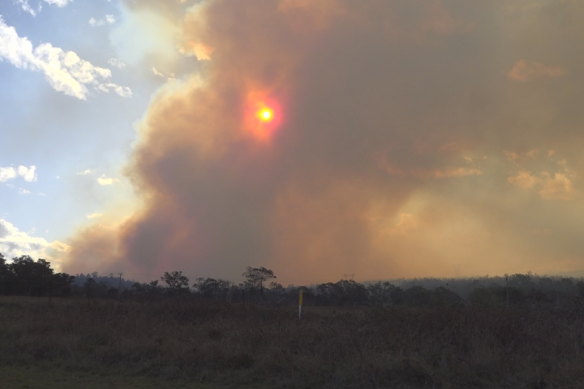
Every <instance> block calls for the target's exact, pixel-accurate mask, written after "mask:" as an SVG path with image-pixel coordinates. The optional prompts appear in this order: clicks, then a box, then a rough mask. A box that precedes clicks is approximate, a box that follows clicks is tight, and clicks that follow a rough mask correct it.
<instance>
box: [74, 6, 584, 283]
mask: <svg viewBox="0 0 584 389" xmlns="http://www.w3.org/2000/svg"><path fill="white" fill-rule="evenodd" d="M162 3H164V4H162ZM138 4H139V5H138ZM127 7H128V12H143V10H144V9H148V10H149V12H152V13H156V14H157V15H160V16H161V17H163V18H165V20H166V23H165V25H166V24H172V25H173V26H174V28H176V29H177V30H179V31H180V33H179V35H178V36H177V37H176V39H177V45H179V46H180V47H179V49H180V50H178V51H180V52H181V53H182V55H186V56H192V62H193V66H192V69H191V70H190V72H189V73H188V74H185V75H184V76H183V77H182V78H179V79H178V80H175V81H170V82H169V83H168V84H167V85H166V86H165V87H163V88H162V89H161V90H160V91H159V92H158V94H157V95H156V96H155V97H154V99H153V101H152V103H151V105H150V107H149V109H148V112H147V113H146V114H145V116H144V119H143V120H142V123H141V124H140V130H139V134H138V136H139V139H138V144H137V146H136V148H135V150H134V152H133V155H132V156H131V161H130V162H129V164H128V168H127V172H128V176H129V177H130V179H131V181H132V183H133V185H134V187H135V190H136V196H137V200H136V201H137V202H138V203H139V204H140V205H139V206H138V207H137V208H138V210H137V211H136V212H135V213H134V214H132V215H129V216H128V217H127V218H126V219H125V220H124V221H122V222H121V223H118V224H117V225H107V226H106V225H102V224H94V225H91V226H88V227H87V228H86V229H84V230H82V231H80V232H79V234H78V235H76V236H75V237H73V238H72V240H71V242H70V244H71V246H72V251H71V252H70V257H69V258H68V260H67V265H66V266H65V269H64V270H66V271H69V272H78V271H86V272H87V271H94V270H99V271H103V272H107V271H110V270H111V271H125V272H127V273H128V274H130V275H131V274H139V275H141V277H143V278H145V279H148V278H150V279H152V278H157V277H158V276H160V274H161V273H162V272H164V271H170V270H175V269H177V270H184V271H185V272H186V273H187V274H189V275H191V274H192V275H195V274H197V275H205V276H214V277H223V278H231V279H236V278H238V277H239V276H240V274H241V272H242V271H243V270H244V268H245V266H248V265H251V266H256V265H257V266H259V265H263V266H266V267H269V268H271V269H273V270H274V272H275V273H276V274H277V275H278V276H279V278H281V279H282V280H283V281H285V282H295V283H300V282H318V281H328V280H336V279H338V278H340V277H341V276H342V275H343V274H354V275H355V277H356V278H357V279H360V280H367V279H369V280H370V279H382V278H394V277H424V276H464V275H476V274H480V275H485V274H501V273H505V272H526V271H535V272H539V273H545V272H547V273H550V272H552V273H553V272H563V271H575V270H580V269H581V266H582V264H583V258H582V253H583V252H584V247H583V246H584V243H582V242H583V241H582V240H581V239H580V235H581V232H582V229H583V227H584V226H583V223H584V222H583V221H582V220H584V218H582V211H583V207H582V205H583V202H582V196H581V191H580V186H581V184H580V174H579V171H580V170H581V169H580V168H581V166H582V164H583V162H584V161H583V159H582V155H581V152H580V150H581V146H582V143H583V141H584V139H583V136H582V133H581V129H580V124H581V123H582V117H581V116H582V112H584V111H583V110H581V109H580V107H579V104H578V102H579V101H581V99H579V98H580V97H581V96H580V95H581V89H580V88H579V87H578V86H579V85H580V82H581V81H578V80H579V79H580V77H581V74H580V73H579V69H582V68H584V66H583V65H584V64H583V63H582V62H583V58H582V55H581V54H580V53H579V52H578V51H577V50H574V48H575V47H579V46H580V44H579V37H580V36H582V35H581V33H582V28H583V27H582V26H584V23H582V22H583V21H584V20H582V19H583V16H584V13H583V12H584V5H581V4H580V3H579V2H576V1H569V0H566V1H532V0H521V1H514V2H512V4H511V3H509V2H506V1H492V2H467V1H463V0H444V1H441V0H431V1H424V2H413V1H409V0H408V1H406V0H371V1H365V2H356V1H351V0H322V1H307V0H280V1H262V0H246V1H228V0H209V1H205V2H203V3H198V4H197V5H194V6H190V5H189V4H184V2H177V3H176V4H174V5H171V2H155V1H148V2H128V5H127ZM160 28H164V27H163V26H162V27H160ZM261 105H268V106H270V107H271V108H273V109H274V114H275V118H274V121H273V122H270V123H261V122H260V121H258V120H257V117H255V116H254V115H255V112H256V110H257V108H258V107H260V106H261Z"/></svg>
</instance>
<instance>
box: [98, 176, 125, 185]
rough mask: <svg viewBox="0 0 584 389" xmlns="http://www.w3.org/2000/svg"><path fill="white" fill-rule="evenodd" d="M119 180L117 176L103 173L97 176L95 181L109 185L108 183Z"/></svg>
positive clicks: (111, 183)
mask: <svg viewBox="0 0 584 389" xmlns="http://www.w3.org/2000/svg"><path fill="white" fill-rule="evenodd" d="M119 181H120V180H119V179H118V178H111V177H106V176H105V175H102V176H101V177H98V179H97V183H98V184H99V185H101V186H110V185H113V184H115V183H117V182H119Z"/></svg>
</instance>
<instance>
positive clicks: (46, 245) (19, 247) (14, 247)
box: [0, 219, 69, 267]
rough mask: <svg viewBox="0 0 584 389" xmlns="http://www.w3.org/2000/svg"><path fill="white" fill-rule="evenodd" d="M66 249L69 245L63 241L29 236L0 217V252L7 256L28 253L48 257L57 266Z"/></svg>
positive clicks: (38, 256)
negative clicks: (51, 240)
mask: <svg viewBox="0 0 584 389" xmlns="http://www.w3.org/2000/svg"><path fill="white" fill-rule="evenodd" d="M68 250H69V246H68V245H67V244H65V243H63V242H59V241H53V242H49V241H47V240H46V239H45V238H41V237H35V236H31V235H29V234H28V233H26V232H24V231H20V230H19V229H18V228H17V227H16V226H14V225H13V224H12V223H10V222H8V221H7V220H4V219H0V253H2V254H4V255H5V256H6V257H8V258H13V257H17V256H20V255H30V256H31V257H33V258H45V259H48V260H50V261H51V262H52V263H53V264H54V265H57V267H58V266H59V264H60V262H59V257H60V256H61V255H63V254H64V253H65V252H67V251H68Z"/></svg>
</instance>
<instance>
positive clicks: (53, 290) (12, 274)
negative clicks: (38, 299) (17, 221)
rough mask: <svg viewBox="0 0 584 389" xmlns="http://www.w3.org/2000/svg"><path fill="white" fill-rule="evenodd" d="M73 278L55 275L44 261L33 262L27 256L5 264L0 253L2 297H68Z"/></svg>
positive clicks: (66, 275)
mask: <svg viewBox="0 0 584 389" xmlns="http://www.w3.org/2000/svg"><path fill="white" fill-rule="evenodd" d="M74 278H75V277H73V276H70V275H69V274H66V273H55V272H54V271H53V269H51V264H50V263H49V262H48V261H46V260H44V259H37V260H36V261H35V260H33V259H32V258H31V257H29V256H28V255H23V256H21V257H17V258H13V259H12V262H11V263H7V262H6V258H5V257H4V255H2V254H1V253H0V293H1V294H3V295H26V296H51V295H52V296H68V295H70V294H71V291H72V289H71V284H72V282H73V279H74Z"/></svg>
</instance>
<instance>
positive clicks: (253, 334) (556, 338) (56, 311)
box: [0, 297, 584, 388]
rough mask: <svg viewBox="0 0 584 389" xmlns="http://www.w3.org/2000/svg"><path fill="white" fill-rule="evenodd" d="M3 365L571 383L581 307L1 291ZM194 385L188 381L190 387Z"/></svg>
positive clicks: (351, 379) (483, 383) (337, 384)
mask: <svg viewBox="0 0 584 389" xmlns="http://www.w3.org/2000/svg"><path fill="white" fill-rule="evenodd" d="M0 318H1V319H0V363H1V364H2V365H4V366H7V365H9V366H17V367H26V366H35V368H43V369H47V370H51V369H60V370H68V371H72V372H77V373H79V374H81V373H88V374H106V375H114V376H118V377H134V378H136V377H147V378H150V379H152V380H164V381H165V382H173V383H174V384H175V385H176V386H179V385H180V384H189V385H191V384H193V385H194V384H196V383H211V384H213V385H219V386H221V387H243V388H245V387H249V388H264V387H265V388H274V387H277V388H424V387H426V388H548V387H549V388H557V387H566V388H571V387H573V388H577V387H581V383H582V382H584V370H583V369H582V366H584V308H582V307H575V306H574V307H572V308H570V309H562V310H559V311H554V310H552V309H549V308H548V309H545V310H544V309H541V308H540V309H528V308H521V309H520V308H515V309H514V310H506V309H503V308H498V309H494V308H493V309H487V308H473V307H462V308H460V307H459V308H428V309H410V308H405V307H404V308H399V309H397V308H396V309H375V308H355V309H347V308H345V309H334V308H317V307H307V308H306V309H305V316H304V318H303V320H301V321H298V319H297V317H296V309H295V307H293V306H291V307H280V308H275V307H262V306H250V305H248V306H243V305H227V304H217V303H211V302H198V301H193V300H190V301H186V300H185V301H172V300H167V301H153V302H149V303H145V302H133V301H107V300H94V301H88V300H54V301H53V303H52V304H48V302H47V300H44V299H30V298H14V297H11V298H0ZM193 387H196V386H193Z"/></svg>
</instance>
